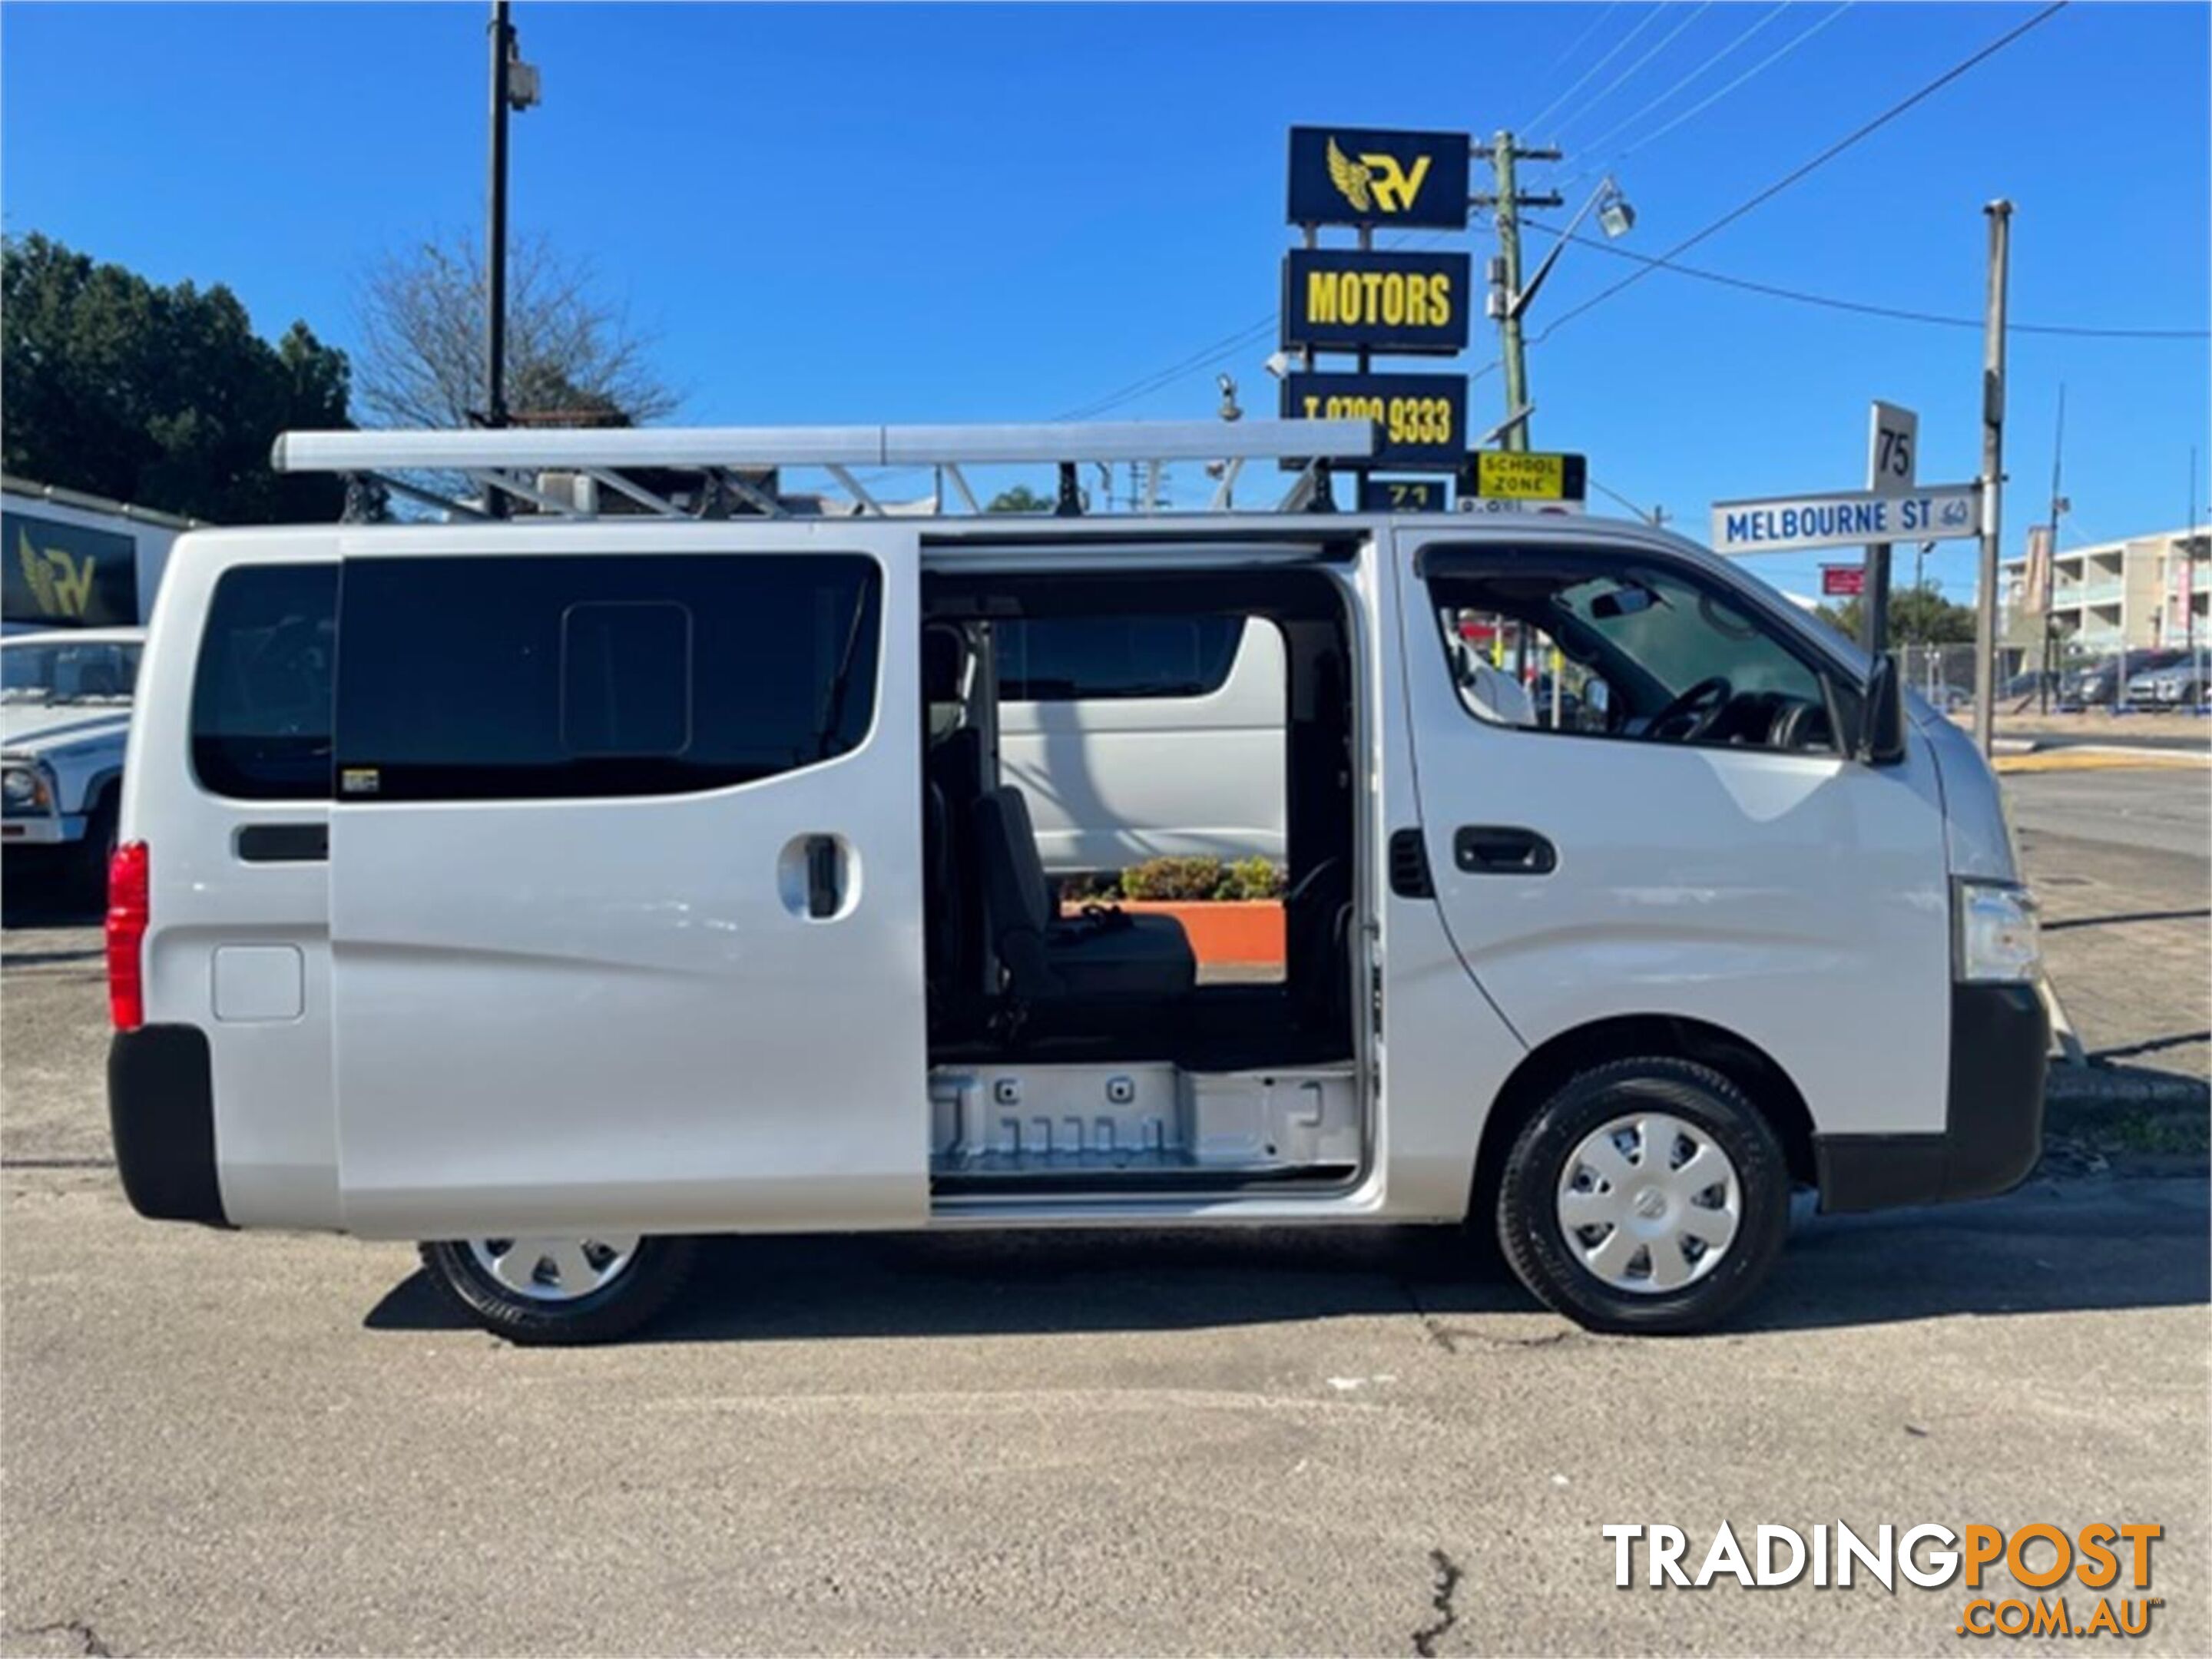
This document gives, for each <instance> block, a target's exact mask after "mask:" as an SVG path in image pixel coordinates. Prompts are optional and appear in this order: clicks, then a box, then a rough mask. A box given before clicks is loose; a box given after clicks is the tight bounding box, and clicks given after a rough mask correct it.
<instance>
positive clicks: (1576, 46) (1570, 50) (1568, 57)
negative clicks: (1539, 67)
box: [1522, 0, 1620, 126]
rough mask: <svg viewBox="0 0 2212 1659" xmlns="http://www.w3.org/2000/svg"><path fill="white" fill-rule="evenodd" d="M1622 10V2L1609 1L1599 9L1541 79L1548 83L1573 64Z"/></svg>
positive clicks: (1616, 0)
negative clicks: (1617, 12) (1584, 48)
mask: <svg viewBox="0 0 2212 1659" xmlns="http://www.w3.org/2000/svg"><path fill="white" fill-rule="evenodd" d="M1619 10H1620V0H1607V3H1606V4H1604V5H1602V6H1600V7H1598V8H1597V15H1596V16H1595V17H1593V18H1591V19H1590V23H1589V27H1588V28H1586V29H1584V30H1583V32H1582V33H1580V34H1577V36H1575V38H1574V39H1573V40H1571V41H1569V42H1568V43H1567V49H1566V50H1565V52H1561V53H1560V54H1559V56H1558V57H1557V58H1553V60H1552V63H1551V67H1549V68H1548V69H1547V70H1545V71H1544V73H1543V75H1542V76H1541V77H1540V78H1541V79H1543V80H1547V81H1548V80H1550V79H1551V78H1552V77H1553V76H1554V75H1557V74H1558V73H1559V71H1560V70H1562V69H1564V68H1565V67H1566V66H1567V64H1570V63H1571V62H1573V61H1574V56H1575V54H1576V53H1577V52H1580V51H1581V50H1582V49H1583V47H1584V46H1587V45H1589V39H1590V37H1591V36H1592V35H1594V34H1595V33H1597V32H1598V31H1599V30H1600V29H1601V28H1603V27H1605V20H1606V19H1607V18H1608V17H1610V16H1612V15H1613V13H1615V12H1616V11H1619ZM1522 125H1524V126H1525V125H1527V123H1526V122H1523V123H1522Z"/></svg>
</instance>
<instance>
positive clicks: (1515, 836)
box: [1452, 823, 1559, 876]
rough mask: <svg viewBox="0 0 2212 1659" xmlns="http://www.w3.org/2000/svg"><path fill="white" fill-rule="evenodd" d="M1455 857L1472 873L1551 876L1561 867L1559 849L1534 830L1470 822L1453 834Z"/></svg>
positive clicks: (1458, 862)
mask: <svg viewBox="0 0 2212 1659" xmlns="http://www.w3.org/2000/svg"><path fill="white" fill-rule="evenodd" d="M1452 861H1453V862H1454V863H1455V864H1456V865H1458V866H1459V867H1460V868H1461V869H1462V870H1464V871H1466V872H1468V873H1469V874H1470V875H1478V876H1548V875H1550V874H1551V873H1552V872H1553V871H1554V870H1556V869H1558V868H1559V848H1556V847H1554V846H1553V845H1552V843H1551V842H1549V841H1548V840H1547V839H1546V838H1545V837H1543V836H1540V835H1538V834H1537V833H1536V832H1535V831H1534V829H1522V828H1520V827H1519V826H1518V825H1516V824H1510V823H1469V824H1463V825H1462V826H1461V827H1460V829H1458V830H1457V831H1456V832H1455V834H1454V835H1453V836H1452Z"/></svg>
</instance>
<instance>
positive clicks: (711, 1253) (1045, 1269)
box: [367, 1179, 2212, 1348]
mask: <svg viewBox="0 0 2212 1659" xmlns="http://www.w3.org/2000/svg"><path fill="white" fill-rule="evenodd" d="M2207 1227H2208V1221H2207V1210H2206V1195H2205V1190H2204V1184H2203V1182H2202V1181H2201V1180H2198V1179H2180V1180H2168V1181H2105V1182H2099V1181H2075V1182H2057V1181H2039V1182H2036V1183H2035V1184H2034V1185H2033V1187H2031V1188H2029V1189H2027V1190H2026V1191H2023V1192H2021V1193H2020V1194H2015V1195H2014V1196H2012V1197H2010V1198H2008V1199H2003V1200H1994V1201H1991V1202H1988V1203H1984V1204H1968V1205H1959V1206H1950V1207H1948V1208H1943V1209H1936V1210H1916V1211H1900V1212H1895V1213H1894V1214H1891V1215H1887V1216H1866V1217H1822V1218H1813V1219H1811V1220H1809V1221H1808V1222H1806V1223H1805V1224H1804V1225H1800V1226H1799V1227H1797V1228H1796V1230H1795V1231H1793V1233H1792V1236H1791V1238H1790V1247H1789V1249H1788V1250H1787V1251H1786V1252H1785V1253H1784V1257H1783V1261H1782V1264H1781V1266H1780V1267H1779V1269H1778V1271H1777V1273H1776V1274H1775V1277H1774V1279H1773V1281H1772V1283H1771V1285H1769V1286H1768V1288H1767V1290H1766V1291H1765V1292H1764V1293H1763V1294H1762V1295H1761V1296H1760V1297H1759V1298H1758V1299H1757V1301H1756V1302H1755V1303H1754V1304H1753V1306H1752V1307H1751V1308H1750V1309H1749V1310H1747V1311H1746V1312H1745V1313H1744V1314H1743V1315H1742V1316H1740V1317H1739V1318H1738V1319H1737V1320H1736V1321H1735V1322H1734V1324H1733V1328H1735V1329H1736V1330H1739V1331H1763V1330H1790V1329H1800V1328H1816V1327H1824V1326H1840V1325H1864V1324H1880V1323H1885V1322H1891V1321H1896V1320H1906V1319H1927V1318H1936V1317H1942V1316H1951V1315H1960V1314H1967V1315H1976V1314H1981V1315H1986V1314H2018V1313H2051V1312H2059V1311H2063V1310H2081V1309H2124V1308H2136V1307H2165V1306H2182V1305H2189V1304H2200V1303H2203V1302H2205V1301H2206V1300H2207V1299H2208V1297H2212V1272H2209V1271H2208V1261H2207V1253H2206V1243H2207ZM1539 1312H1541V1310H1540V1309H1539V1308H1538V1306H1537V1304H1536V1303H1535V1302H1534V1300H1533V1299H1532V1298H1531V1297H1529V1296H1528V1294H1527V1293H1526V1292H1525V1291H1522V1288H1521V1287H1520V1285H1517V1284H1516V1283H1515V1282H1513V1280H1512V1279H1510V1276H1509V1275H1508V1274H1507V1273H1505V1271H1504V1267H1502V1266H1501V1265H1499V1264H1498V1261H1497V1259H1496V1255H1495V1252H1494V1250H1487V1249H1480V1248H1479V1247H1478V1246H1476V1245H1474V1243H1472V1242H1471V1241H1468V1239H1466V1237H1464V1236H1463V1235H1462V1234H1460V1233H1457V1232H1455V1231H1447V1230H1442V1229H1413V1228H1408V1229H1355V1230H1328V1231H1323V1230H1319V1229H1301V1230H1296V1231H1289V1230H1274V1229H1263V1230H1255V1231H1237V1232H1233V1233H1225V1232H1213V1231H1206V1232H1198V1231H1188V1232H1158V1233H1146V1234H1138V1235H1130V1234H1108V1233H1083V1232H1059V1231H1054V1232H1025V1233H1003V1234H995V1235H984V1234H980V1233H979V1234H948V1235H924V1234H878V1235H872V1236H851V1235H848V1236H840V1237H780V1238H720V1239H715V1240H714V1241H712V1242H711V1243H710V1244H709V1245H708V1250H707V1253H706V1256H705V1260H704V1261H703V1262H702V1266H701V1268H700V1271H699V1273H698V1276H697V1278H696V1280H695V1281H694V1283H693V1285H691V1287H690V1291H688V1293H687V1295H686V1296H685V1297H684V1300H683V1302H682V1303H681V1304H679V1305H678V1308H677V1309H676V1310H674V1311H673V1312H672V1313H671V1315H670V1316H668V1317H666V1318H665V1320H664V1321H663V1322H661V1323H660V1324H659V1325H658V1326H656V1327H655V1328H654V1329H653V1332H652V1333H651V1334H650V1337H649V1338H648V1339H647V1340H658V1341H678V1342H681V1341H705V1342H714V1341H735V1340H742V1341H796V1340H813V1339H817V1338H823V1337H832V1338H835V1337H945V1336H1024V1335H1038V1334H1054V1333H1063V1332H1095V1331H1176V1330H1196V1329H1203V1328H1224V1327H1231V1326H1237V1325H1248V1324H1270V1323H1279V1322H1291V1321H1297V1320H1320V1319H1333V1318H1343V1317H1357V1316H1376V1315H1394V1314H1395V1315H1404V1316H1417V1317H1419V1318H1421V1319H1423V1320H1424V1321H1425V1322H1426V1323H1427V1324H1428V1327H1429V1329H1430V1333H1431V1336H1432V1337H1433V1338H1434V1339H1435V1340H1437V1342H1439V1343H1440V1344H1441V1345H1442V1346H1445V1347H1448V1348H1453V1347H1456V1346H1457V1343H1456V1341H1455V1337H1456V1336H1458V1335H1462V1334H1464V1333H1455V1331H1454V1329H1453V1328H1452V1323H1451V1322H1453V1321H1455V1320H1458V1319H1464V1318H1468V1317H1471V1316H1483V1315H1498V1314H1534V1313H1539ZM462 1323H463V1321H462V1320H461V1319H460V1317H459V1315H457V1314H455V1313H453V1311H452V1310H449V1309H448V1308H447V1305H446V1304H445V1303H444V1301H443V1300H442V1298H441V1297H440V1296H439V1295H438V1293H437V1291H435V1288H434V1287H433V1286H432V1285H430V1283H429V1282H428V1280H427V1279H425V1278H424V1277H423V1275H422V1274H421V1273H415V1274H412V1275H410V1277H409V1278H407V1279H404V1280H403V1281H402V1282H401V1283H400V1284H399V1285H396V1286H395V1287H394V1288H393V1289H392V1291H391V1292H390V1293H389V1294H388V1295H386V1297H384V1299H383V1300H382V1301H381V1302H380V1303H379V1304H377V1306H376V1307H375V1308H374V1310H372V1311H371V1312H370V1313H369V1315H368V1319H367V1324H368V1327H369V1328H371V1329H376V1330H422V1329H444V1328H454V1327H457V1326H459V1325H460V1324H462ZM1537 1334H1539V1335H1541V1334H1542V1333H1541V1332H1539V1333H1537Z"/></svg>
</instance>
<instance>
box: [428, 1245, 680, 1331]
mask: <svg viewBox="0 0 2212 1659" xmlns="http://www.w3.org/2000/svg"><path fill="white" fill-rule="evenodd" d="M697 1255H698V1243H697V1242H696V1240H693V1239H690V1238H640V1237H635V1236H634V1235H633V1236H629V1237H624V1236H620V1235H616V1234H608V1235H605V1236H604V1237H562V1238H550V1237H544V1238H526V1237H509V1238H469V1239H456V1240H452V1241H448V1242H444V1243H430V1244H425V1245H423V1246H422V1267H423V1268H424V1270H425V1271H426V1272H427V1273H428V1274H429V1275H430V1279H431V1281H432V1282H433V1283H434V1284H435V1285H437V1286H438V1287H439V1289H440V1290H441V1291H444V1292H445V1295H446V1297H447V1300H449V1301H450V1302H452V1303H453V1304H454V1305H455V1306H456V1307H458V1308H459V1310H461V1311H462V1312H463V1313H465V1314H466V1315H467V1316H469V1318H470V1319H471V1320H472V1321H474V1322H476V1323H477V1324H479V1325H481V1326H483V1328H485V1329H486V1330H489V1331H492V1332H495V1333H496V1334H499V1335H501V1336H503V1337H505V1338H507V1340H508V1341H510V1342H518V1343H524V1344H536V1345H544V1346H560V1345H574V1344H578V1343H585V1342H608V1341H612V1340H615V1339H617V1338H618V1337H623V1336H628V1335H629V1334H631V1333H632V1332H634V1331H636V1330H638V1329H640V1328H642V1327H644V1326H645V1325H646V1324H647V1323H648V1322H651V1321H652V1320H653V1319H654V1318H655V1317H657V1316H659V1314H660V1313H661V1312H662V1311H663V1310H665V1308H666V1307H667V1306H668V1304H669V1303H670V1302H671V1300H673V1299H674V1297H675V1296H676V1293H677V1292H678V1291H679V1290H681V1289H682V1288H683V1286H684V1279H685V1278H686V1277H687V1276H688V1275H689V1274H690V1271H691V1267H692V1263H693V1261H695V1260H696V1257H697Z"/></svg>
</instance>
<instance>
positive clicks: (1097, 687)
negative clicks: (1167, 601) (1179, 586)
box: [995, 617, 1244, 702]
mask: <svg viewBox="0 0 2212 1659" xmlns="http://www.w3.org/2000/svg"><path fill="white" fill-rule="evenodd" d="M1243 633H1244V619H1243V617H1032V618H1030V619H1029V620H1028V621H1025V622H1010V623H1000V624H999V625H998V628H997V630H996V635H995V637H996V640H997V644H998V658H999V695H1000V697H1002V698H1005V699H1007V700H1009V701H1011V702H1076V701H1078V700H1079V699H1084V698H1091V697H1202V696H1206V695H1207V694H1208V693H1210V692H1214V691H1218V690H1220V689H1221V687H1222V685H1223V684H1225V682H1226V681H1227V680H1228V678H1229V670H1230V667H1231V665H1232V664H1233V663H1234V662H1235V661H1236V660H1237V641H1239V640H1241V639H1242V638H1243Z"/></svg>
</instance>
